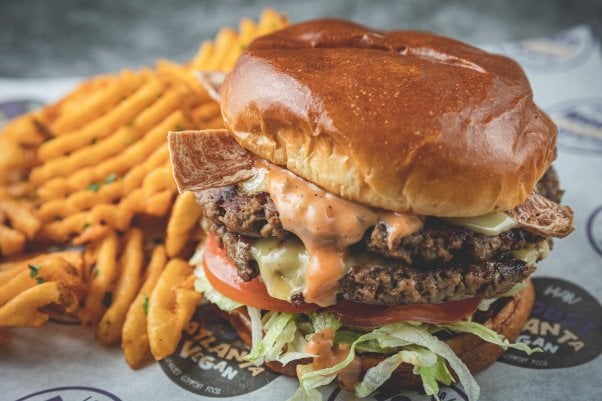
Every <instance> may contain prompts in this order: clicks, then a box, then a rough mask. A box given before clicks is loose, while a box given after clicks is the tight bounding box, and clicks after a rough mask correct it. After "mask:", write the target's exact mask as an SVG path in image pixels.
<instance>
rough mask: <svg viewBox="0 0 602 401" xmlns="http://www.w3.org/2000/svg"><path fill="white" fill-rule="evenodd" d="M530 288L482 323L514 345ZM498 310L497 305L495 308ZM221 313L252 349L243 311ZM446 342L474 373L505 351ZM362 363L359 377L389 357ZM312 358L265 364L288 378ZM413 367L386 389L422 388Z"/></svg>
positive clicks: (464, 338) (458, 339) (399, 372)
mask: <svg viewBox="0 0 602 401" xmlns="http://www.w3.org/2000/svg"><path fill="white" fill-rule="evenodd" d="M527 284H528V285H527V287H525V288H524V289H523V290H522V291H521V292H519V293H518V294H516V295H515V296H514V297H513V298H512V299H510V300H507V299H501V300H500V301H498V302H500V303H503V302H505V304H504V305H503V307H501V308H500V309H499V310H497V311H496V312H495V314H494V315H493V316H492V317H490V318H489V319H488V320H487V321H485V322H483V324H484V325H485V326H487V327H489V328H490V329H492V330H494V331H496V332H497V333H499V334H501V335H503V336H504V337H506V338H507V339H508V340H509V341H510V342H514V341H515V340H516V338H517V337H518V335H519V333H520V331H521V329H522V328H523V326H524V325H525V323H526V322H527V320H528V319H529V315H530V313H531V308H532V307H533V302H534V301H535V289H534V287H533V283H532V282H531V280H527ZM492 307H495V304H494V305H493V306H492ZM215 310H216V311H218V313H219V314H220V315H221V316H223V317H224V318H226V319H227V320H228V321H229V322H230V324H231V325H232V327H234V329H235V330H236V332H237V333H238V335H239V336H240V338H241V339H242V340H243V341H244V342H245V343H247V344H248V345H249V346H250V345H251V344H252V341H251V322H250V320H249V317H248V315H247V314H246V313H245V312H244V310H240V309H238V310H234V311H232V312H230V313H227V312H223V311H221V310H219V309H218V308H215ZM445 343H446V344H447V345H449V347H450V348H451V349H452V350H453V351H454V353H455V354H456V355H457V356H458V357H459V358H460V359H461V360H462V361H463V362H464V363H465V364H466V366H468V369H469V370H470V371H471V372H472V373H476V372H479V371H481V370H483V369H484V368H486V367H487V366H489V365H491V364H492V363H493V362H495V361H496V360H497V359H498V358H499V357H500V356H501V355H502V354H503V353H504V350H503V349H501V348H500V347H498V346H497V345H495V344H491V343H488V342H485V341H483V340H481V339H480V338H479V337H476V336H475V335H473V334H457V335H454V336H453V337H451V338H450V339H448V340H446V341H445ZM358 357H359V359H360V362H361V372H360V374H359V376H360V377H363V376H364V374H365V372H366V371H367V370H368V369H370V368H371V367H373V366H376V365H378V364H379V363H380V362H382V361H383V360H384V359H385V358H386V356H382V355H378V354H358ZM310 362H311V359H303V360H298V361H293V362H291V363H289V364H287V365H286V366H282V364H280V363H279V362H265V364H266V365H267V366H268V367H269V368H270V369H272V370H273V371H275V372H277V373H280V374H284V375H287V376H292V377H296V376H297V374H296V367H297V365H298V364H307V363H310ZM412 370H413V366H412V365H410V364H407V363H402V364H401V365H400V366H399V367H398V368H397V369H396V370H395V371H394V372H393V375H392V376H391V378H390V379H389V380H388V381H387V382H386V383H385V387H387V386H390V387H392V388H396V389H399V388H420V387H421V386H422V382H421V380H420V376H417V375H415V374H414V373H412Z"/></svg>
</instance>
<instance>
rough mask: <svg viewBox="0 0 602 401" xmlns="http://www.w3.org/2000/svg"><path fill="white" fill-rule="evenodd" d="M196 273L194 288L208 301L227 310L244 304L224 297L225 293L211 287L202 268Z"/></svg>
mask: <svg viewBox="0 0 602 401" xmlns="http://www.w3.org/2000/svg"><path fill="white" fill-rule="evenodd" d="M196 275H197V277H198V278H197V280H196V281H195V282H194V289H195V290H196V291H197V292H201V293H203V296H204V297H205V298H207V300H208V301H209V302H211V303H212V304H215V305H216V306H217V307H218V308H220V309H221V310H223V311H226V312H229V311H231V310H234V309H236V308H240V307H241V306H244V305H243V304H241V303H238V302H236V301H234V300H232V299H230V298H228V297H226V296H225V295H222V294H221V293H220V292H218V291H217V290H216V289H215V288H213V287H212V286H211V284H209V282H208V281H207V277H206V276H205V272H204V271H203V269H202V268H201V269H197V270H196Z"/></svg>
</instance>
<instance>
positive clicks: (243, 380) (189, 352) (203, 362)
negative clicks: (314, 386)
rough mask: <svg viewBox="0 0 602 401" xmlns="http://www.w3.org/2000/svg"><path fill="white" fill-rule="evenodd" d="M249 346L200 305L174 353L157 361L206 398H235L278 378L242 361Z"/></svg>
mask: <svg viewBox="0 0 602 401" xmlns="http://www.w3.org/2000/svg"><path fill="white" fill-rule="evenodd" d="M248 353H249V348H248V347H247V346H246V345H245V343H244V342H243V341H242V340H241V339H240V338H239V337H238V335H237V334H236V331H235V330H234V329H233V328H232V327H231V326H230V325H229V324H228V323H227V322H226V321H225V320H224V319H222V318H220V317H219V316H217V315H216V313H215V312H214V311H213V310H211V307H210V306H209V305H206V304H205V305H201V306H199V307H198V309H197V310H196V312H195V314H194V317H193V318H192V321H191V322H190V324H189V325H188V327H187V329H186V330H184V332H183V334H182V340H181V341H180V344H179V345H178V348H177V350H176V352H175V353H174V354H173V355H171V356H168V357H167V358H165V359H163V360H162V361H161V362H159V364H160V366H161V368H162V369H163V371H164V372H165V374H167V376H168V377H169V378H170V379H171V380H172V381H173V382H174V383H176V384H177V385H178V386H180V387H182V388H184V389H186V390H188V391H190V392H193V393H196V394H199V395H202V396H205V397H234V396H237V395H241V394H247V393H250V392H252V391H255V390H257V389H259V388H261V387H263V386H265V385H267V384H268V383H270V382H271V381H273V380H274V379H276V378H277V377H278V374H276V373H274V372H272V371H271V370H270V369H268V368H266V367H264V366H255V365H253V364H252V363H251V362H247V361H245V360H243V358H244V357H245V356H246V355H247V354H248Z"/></svg>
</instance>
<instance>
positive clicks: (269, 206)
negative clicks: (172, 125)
mask: <svg viewBox="0 0 602 401" xmlns="http://www.w3.org/2000/svg"><path fill="white" fill-rule="evenodd" d="M537 189H538V191H539V192H540V193H541V194H543V195H544V196H546V197H547V198H549V199H551V200H553V201H556V202H558V201H560V197H561V195H562V192H561V191H560V190H559V187H558V178H557V176H556V173H555V171H554V170H553V169H552V168H550V169H549V170H548V171H547V172H546V174H545V175H544V176H543V177H542V179H541V180H540V181H539V183H538V185H537ZM196 195H197V199H198V201H199V203H200V204H201V207H202V209H203V211H204V215H205V217H206V218H207V219H209V220H210V221H212V222H213V224H212V225H213V230H214V231H215V232H216V234H217V236H218V237H219V238H220V239H221V241H222V244H223V247H224V248H225V250H226V252H227V253H228V255H229V256H230V258H231V259H232V260H233V261H234V262H235V264H236V266H237V268H238V273H239V275H240V277H241V278H242V279H243V280H245V281H248V280H251V279H253V278H254V277H256V276H257V275H258V274H259V269H258V266H257V263H256V262H255V261H254V260H253V258H252V256H251V247H252V244H253V242H254V241H255V240H256V239H258V238H261V237H270V236H275V237H278V238H284V237H285V236H286V235H287V231H285V230H284V229H283V227H282V224H281V223H280V219H279V216H278V212H277V211H276V208H275V206H274V204H273V202H272V200H271V199H270V196H269V194H267V193H265V192H259V193H254V194H248V193H246V192H244V191H242V190H241V189H240V188H239V187H237V186H230V187H223V188H216V189H209V190H205V191H200V192H198V193H197V194H196ZM386 234H387V232H386V226H385V225H384V224H380V223H379V224H377V225H376V226H374V227H372V228H370V229H369V230H368V231H367V232H366V235H365V237H364V242H363V244H357V245H356V246H355V248H357V247H362V246H363V247H365V249H366V252H371V253H374V254H375V255H382V256H385V257H386V258H387V259H388V261H389V262H391V263H387V265H386V266H375V265H371V266H369V267H367V266H361V265H360V266H353V267H351V268H350V269H349V271H348V272H347V274H346V275H345V277H344V278H343V280H342V282H341V287H340V294H341V296H342V297H343V298H345V299H348V300H351V301H356V302H364V303H374V304H383V305H395V304H400V303H430V302H441V301H444V300H455V299H462V298H466V297H471V296H475V295H478V296H484V297H491V296H494V295H495V294H499V293H501V292H505V291H507V290H509V289H510V288H511V287H512V286H513V285H514V284H516V283H518V282H520V281H522V280H523V279H524V278H525V277H527V276H528V275H529V274H530V273H531V272H532V270H533V269H534V267H532V266H527V265H526V263H524V262H523V261H521V260H518V259H515V258H513V257H512V256H510V255H509V254H508V251H510V250H516V249H522V248H525V247H526V246H528V245H529V244H534V243H536V242H538V241H540V240H542V239H543V237H539V236H537V235H535V234H532V233H530V232H528V231H525V230H521V229H513V230H509V231H506V232H503V233H501V234H500V235H497V236H485V235H481V234H478V233H476V232H474V231H471V230H468V229H464V228H459V227H456V226H452V225H450V224H448V223H447V222H445V221H444V220H442V219H437V218H427V219H426V221H425V224H424V227H423V228H421V229H420V230H419V231H417V232H416V233H414V234H412V235H409V236H406V237H402V238H397V239H394V240H393V243H394V244H395V246H394V247H393V249H389V247H388V241H387V235H386ZM296 299H297V300H298V299H299V298H298V297H296Z"/></svg>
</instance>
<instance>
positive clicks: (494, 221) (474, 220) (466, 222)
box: [445, 212, 519, 236]
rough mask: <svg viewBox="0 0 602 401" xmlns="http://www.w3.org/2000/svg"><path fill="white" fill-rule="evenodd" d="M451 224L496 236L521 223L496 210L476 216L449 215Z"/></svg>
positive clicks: (448, 219) (447, 219)
mask: <svg viewBox="0 0 602 401" xmlns="http://www.w3.org/2000/svg"><path fill="white" fill-rule="evenodd" d="M445 220H446V221H448V222H449V223H450V224H453V225H455V226H458V227H463V228H466V229H468V230H471V231H475V232H477V233H479V234H483V235H488V236H495V235H500V234H501V233H503V232H504V231H508V230H511V229H513V228H516V227H518V226H519V224H518V223H517V222H516V221H515V220H514V219H513V218H512V217H510V216H508V215H507V214H506V213H504V212H495V213H489V214H484V215H482V216H474V217H448V218H446V219H445Z"/></svg>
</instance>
